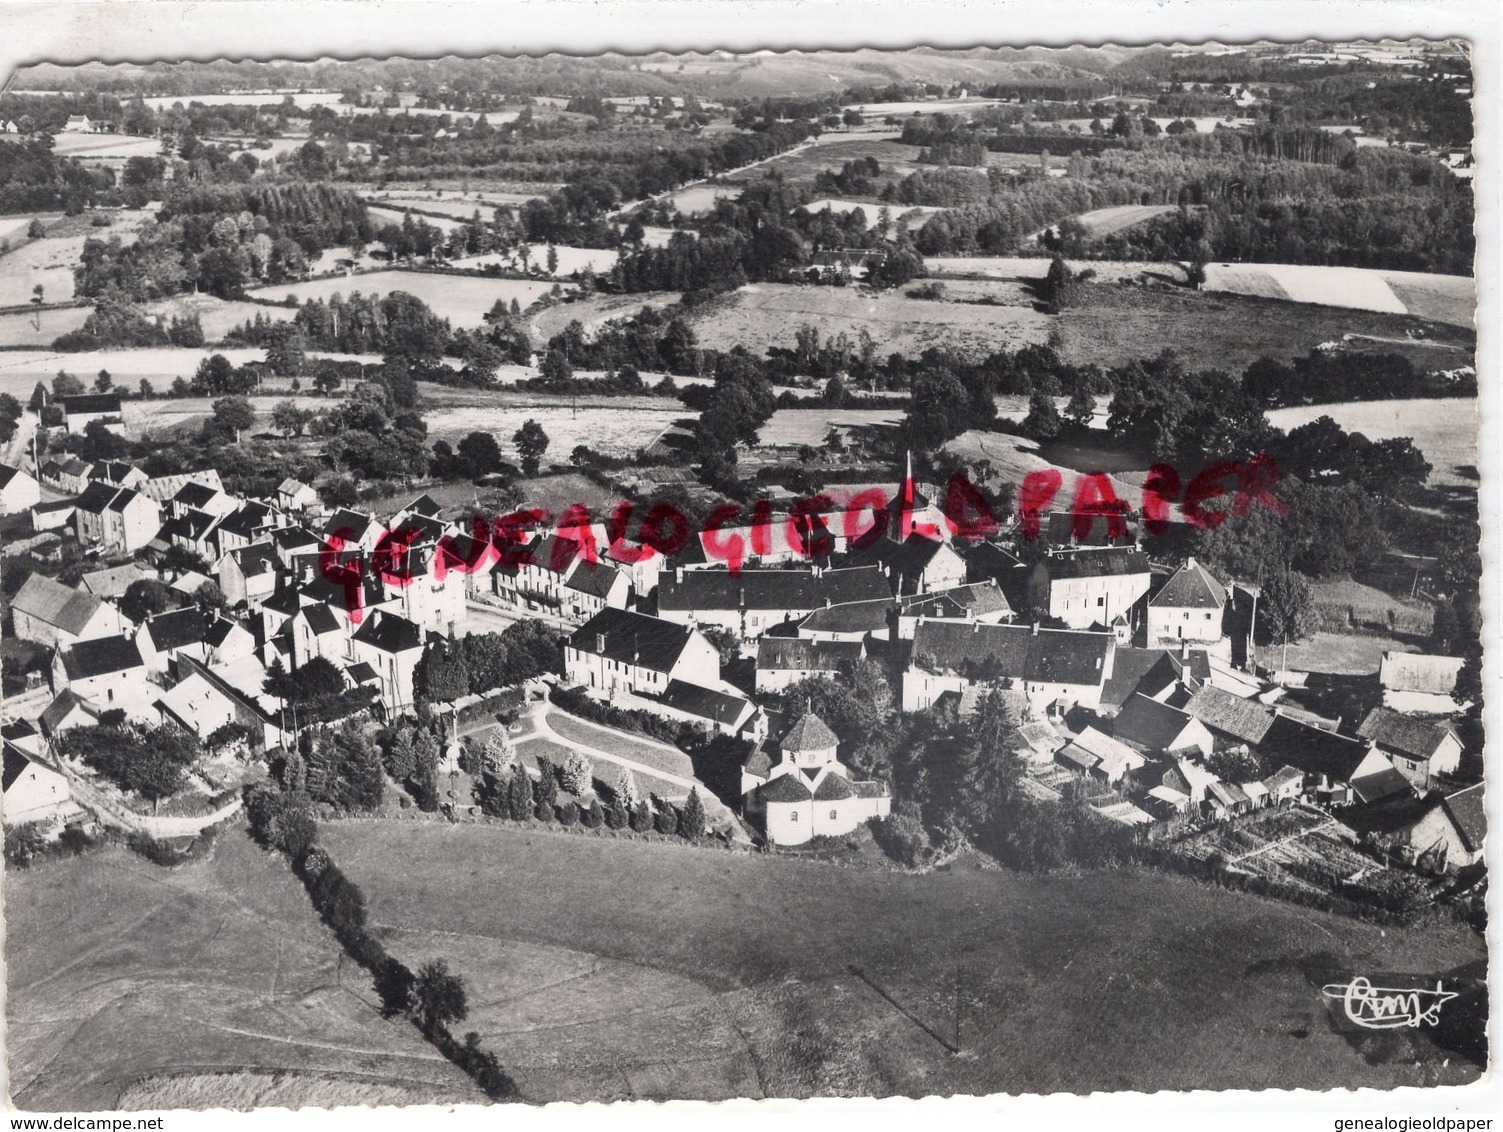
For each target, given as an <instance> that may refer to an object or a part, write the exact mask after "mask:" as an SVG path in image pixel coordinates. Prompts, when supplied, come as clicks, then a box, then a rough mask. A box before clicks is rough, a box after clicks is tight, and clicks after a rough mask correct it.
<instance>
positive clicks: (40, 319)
mask: <svg viewBox="0 0 1503 1132" xmlns="http://www.w3.org/2000/svg"><path fill="white" fill-rule="evenodd" d="M89 313H90V308H89V307H63V308H62V309H60V310H46V311H41V312H39V313H36V314H20V313H18V314H0V346H29V347H31V348H32V349H34V350H45V349H46V348H47V347H49V346H51V345H52V341H53V339H55V338H56V337H57V336H58V335H59V334H66V333H67V332H68V331H70V330H77V329H78V328H79V327H81V326H82V325H83V324H84V322H85V321H87V319H88V317H89Z"/></svg>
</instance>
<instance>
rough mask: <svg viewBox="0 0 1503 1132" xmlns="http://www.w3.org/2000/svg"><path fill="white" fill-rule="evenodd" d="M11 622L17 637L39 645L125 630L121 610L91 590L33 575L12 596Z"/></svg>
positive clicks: (102, 635)
mask: <svg viewBox="0 0 1503 1132" xmlns="http://www.w3.org/2000/svg"><path fill="white" fill-rule="evenodd" d="M10 608H11V622H12V624H13V625H14V626H15V633H16V636H17V638H19V639H20V640H23V641H35V642H36V643H37V644H39V645H61V646H63V647H64V648H66V647H67V646H69V645H71V644H73V643H74V642H76V641H83V640H89V639H92V638H94V637H113V636H117V635H118V634H120V633H123V632H124V631H125V626H126V620H125V618H124V617H123V616H122V615H121V613H120V611H119V610H118V609H116V608H115V607H114V606H113V605H111V604H109V603H108V602H105V601H101V600H100V599H99V598H97V597H95V596H94V595H93V594H91V593H86V592H85V591H83V590H78V589H74V588H73V587H72V586H65V585H63V584H62V583H61V582H58V581H55V580H53V579H52V578H48V577H46V576H44V575H42V574H33V575H31V577H29V578H27V579H26V581H25V582H24V583H23V584H22V586H21V588H20V590H19V591H17V593H16V596H15V597H13V598H12V599H11V603H10Z"/></svg>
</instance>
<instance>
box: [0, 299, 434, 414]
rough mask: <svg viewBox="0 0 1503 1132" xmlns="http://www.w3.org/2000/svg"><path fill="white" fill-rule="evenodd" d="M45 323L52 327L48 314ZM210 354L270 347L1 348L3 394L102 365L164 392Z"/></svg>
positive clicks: (256, 354) (86, 373) (235, 357)
mask: <svg viewBox="0 0 1503 1132" xmlns="http://www.w3.org/2000/svg"><path fill="white" fill-rule="evenodd" d="M43 325H46V316H45V315H43ZM210 354H223V355H224V356H225V357H226V358H227V359H228V360H229V361H230V362H232V363H233V364H235V365H237V366H241V365H244V364H245V363H246V362H259V361H261V360H263V358H264V357H265V351H263V350H259V349H253V348H250V347H237V348H233V349H228V348H227V349H213V350H210V349H198V350H192V349H184V348H179V347H175V346H162V347H148V348H145V349H139V350H88V351H85V352H83V353H77V354H60V353H57V352H56V351H52V350H5V351H0V393H9V394H11V395H12V396H15V397H19V398H21V400H22V401H23V402H24V401H25V400H26V399H27V398H29V397H30V396H31V390H32V387H33V386H35V385H36V383H37V382H38V381H46V382H51V380H52V378H53V377H54V376H56V374H57V372H58V370H66V371H67V372H68V373H71V374H74V375H76V376H79V377H83V378H90V379H92V377H93V375H94V374H96V373H98V372H99V371H100V370H102V369H107V370H109V371H110V374H111V376H113V377H114V379H115V384H116V385H118V386H130V387H132V388H134V387H135V386H136V385H137V384H139V382H140V380H141V378H143V377H144V378H147V379H148V380H150V381H151V383H152V384H153V385H154V386H155V387H156V389H157V391H158V392H161V391H162V390H163V389H164V388H165V387H166V386H167V385H170V384H171V383H172V379H173V378H176V377H181V378H185V379H186V378H190V377H192V376H193V371H194V370H196V369H197V368H198V364H199V362H201V361H203V360H204V359H205V358H207V357H208V356H209V355H210ZM308 356H309V357H310V358H337V359H339V360H340V361H353V362H361V363H362V364H366V363H370V364H374V363H377V362H379V361H381V355H380V354H329V353H325V352H323V351H320V350H312V351H309V353H308ZM446 360H452V359H446ZM137 405H138V403H137V402H127V403H126V423H127V424H129V422H130V413H131V410H132V408H133V407H136V406H137Z"/></svg>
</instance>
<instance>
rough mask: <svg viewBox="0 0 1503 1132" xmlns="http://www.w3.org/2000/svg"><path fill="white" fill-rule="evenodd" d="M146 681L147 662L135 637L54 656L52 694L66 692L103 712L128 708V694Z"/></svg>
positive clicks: (62, 651)
mask: <svg viewBox="0 0 1503 1132" xmlns="http://www.w3.org/2000/svg"><path fill="white" fill-rule="evenodd" d="M145 677H146V662H145V660H144V659H143V658H142V656H141V650H140V649H139V648H138V647H137V646H136V642H135V639H134V638H132V637H96V638H95V639H93V640H88V641H79V642H78V643H77V644H75V645H73V646H72V647H71V648H67V649H63V648H59V649H58V650H57V652H56V653H54V654H53V661H52V689H53V691H55V692H60V691H62V690H63V689H64V688H67V689H68V690H69V691H71V692H72V693H73V694H74V695H76V696H78V697H80V698H81V699H86V700H91V701H93V703H94V705H95V706H96V707H98V708H99V709H100V710H101V711H103V710H108V709H109V708H114V707H120V708H123V707H126V706H127V701H128V700H129V699H130V698H131V697H130V696H129V695H127V694H126V693H127V692H133V691H135V688H134V687H133V686H134V685H136V684H139V683H140V682H143V681H144V680H145Z"/></svg>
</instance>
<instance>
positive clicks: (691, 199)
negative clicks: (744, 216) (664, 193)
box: [667, 181, 742, 216]
mask: <svg viewBox="0 0 1503 1132" xmlns="http://www.w3.org/2000/svg"><path fill="white" fill-rule="evenodd" d="M741 188H742V186H741V185H740V183H739V182H734V181H728V182H725V183H722V184H698V185H690V186H689V187H688V188H687V189H679V190H677V191H676V192H672V193H669V194H668V197H667V199H669V200H671V201H672V202H673V204H674V207H676V208H677V209H678V210H679V212H681V213H683V214H684V215H685V216H697V215H698V214H699V213H701V212H709V211H710V210H711V209H713V208H714V207H715V202H716V201H717V200H719V199H720V198H721V197H736V196H740V195H741Z"/></svg>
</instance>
